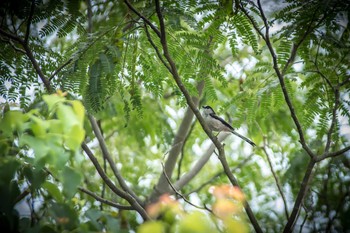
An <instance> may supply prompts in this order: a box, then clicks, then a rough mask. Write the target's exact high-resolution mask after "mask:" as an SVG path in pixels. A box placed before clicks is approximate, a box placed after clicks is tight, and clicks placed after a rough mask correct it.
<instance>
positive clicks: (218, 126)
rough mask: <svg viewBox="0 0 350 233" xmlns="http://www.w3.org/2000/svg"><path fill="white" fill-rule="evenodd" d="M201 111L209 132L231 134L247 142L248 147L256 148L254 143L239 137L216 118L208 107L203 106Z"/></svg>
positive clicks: (228, 125)
mask: <svg viewBox="0 0 350 233" xmlns="http://www.w3.org/2000/svg"><path fill="white" fill-rule="evenodd" d="M202 108H203V109H204V110H203V114H202V115H203V118H204V120H205V122H206V123H207V125H208V127H209V129H210V130H211V131H216V132H221V131H225V132H231V133H233V134H234V135H236V136H238V137H240V138H242V139H243V140H244V141H246V142H248V143H249V144H250V145H252V146H256V145H255V143H254V142H252V141H251V140H249V139H248V138H246V137H244V136H242V135H240V134H239V133H237V132H236V131H235V129H234V128H232V126H231V125H230V124H229V123H227V122H226V121H225V120H224V119H222V118H221V117H219V116H217V115H216V113H215V111H214V110H213V109H212V108H211V107H210V106H203V107H202Z"/></svg>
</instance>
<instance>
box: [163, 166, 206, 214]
mask: <svg viewBox="0 0 350 233" xmlns="http://www.w3.org/2000/svg"><path fill="white" fill-rule="evenodd" d="M161 164H162V168H163V174H164V176H165V178H166V180H167V182H168V184H169V185H170V187H171V188H172V190H173V191H174V192H175V193H176V195H178V196H180V197H181V198H182V199H183V200H184V201H185V202H186V203H188V204H190V205H191V206H193V207H195V208H197V209H201V210H207V211H209V212H210V213H213V211H212V210H211V209H209V208H208V207H206V206H204V207H201V206H198V205H196V204H193V203H192V202H190V201H189V200H188V199H187V198H186V197H185V196H184V195H182V194H181V193H180V192H179V191H177V190H176V188H175V187H174V185H173V184H172V183H171V181H170V179H169V177H168V175H167V174H166V172H165V167H164V164H163V162H162V163H161Z"/></svg>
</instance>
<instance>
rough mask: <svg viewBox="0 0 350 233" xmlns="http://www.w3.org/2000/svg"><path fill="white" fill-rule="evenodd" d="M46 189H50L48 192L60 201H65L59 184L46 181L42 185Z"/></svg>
mask: <svg viewBox="0 0 350 233" xmlns="http://www.w3.org/2000/svg"><path fill="white" fill-rule="evenodd" d="M42 187H43V188H44V189H46V190H47V191H48V193H49V194H50V195H51V196H52V197H53V198H54V199H55V200H56V201H58V202H63V195H62V193H61V191H60V190H59V188H58V187H57V184H54V183H51V182H49V181H45V182H44V184H43V185H42Z"/></svg>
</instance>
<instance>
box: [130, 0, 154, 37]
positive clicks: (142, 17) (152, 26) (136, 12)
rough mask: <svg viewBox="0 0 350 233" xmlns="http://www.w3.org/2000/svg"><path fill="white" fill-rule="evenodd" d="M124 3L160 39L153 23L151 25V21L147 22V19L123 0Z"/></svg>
mask: <svg viewBox="0 0 350 233" xmlns="http://www.w3.org/2000/svg"><path fill="white" fill-rule="evenodd" d="M124 2H125V4H126V5H127V6H128V7H129V9H130V10H131V11H132V12H134V13H135V14H136V15H137V16H138V17H140V18H141V19H142V20H143V21H144V22H145V23H147V24H148V25H149V26H150V27H151V28H152V30H153V31H154V32H155V33H156V34H157V36H158V37H159V38H160V37H161V35H160V31H159V30H158V28H157V27H156V26H154V24H153V23H151V21H149V19H147V18H146V17H145V16H143V15H142V14H141V13H140V12H139V11H137V10H136V9H135V8H134V7H133V6H132V5H131V3H130V2H129V1H128V0H124Z"/></svg>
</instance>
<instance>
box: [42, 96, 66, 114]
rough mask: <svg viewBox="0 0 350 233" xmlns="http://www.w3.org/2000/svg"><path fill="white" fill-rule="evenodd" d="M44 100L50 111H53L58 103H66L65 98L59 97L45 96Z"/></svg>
mask: <svg viewBox="0 0 350 233" xmlns="http://www.w3.org/2000/svg"><path fill="white" fill-rule="evenodd" d="M43 100H44V101H45V103H46V104H47V106H48V107H49V111H52V110H53V109H54V108H55V107H56V105H57V104H58V103H61V102H64V100H65V98H64V97H62V96H58V95H43Z"/></svg>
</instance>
